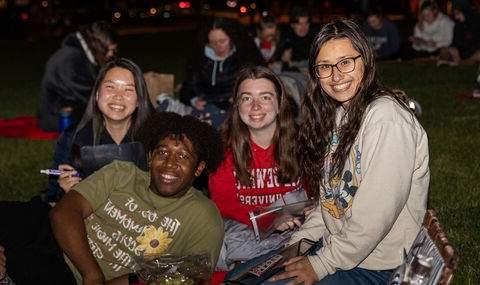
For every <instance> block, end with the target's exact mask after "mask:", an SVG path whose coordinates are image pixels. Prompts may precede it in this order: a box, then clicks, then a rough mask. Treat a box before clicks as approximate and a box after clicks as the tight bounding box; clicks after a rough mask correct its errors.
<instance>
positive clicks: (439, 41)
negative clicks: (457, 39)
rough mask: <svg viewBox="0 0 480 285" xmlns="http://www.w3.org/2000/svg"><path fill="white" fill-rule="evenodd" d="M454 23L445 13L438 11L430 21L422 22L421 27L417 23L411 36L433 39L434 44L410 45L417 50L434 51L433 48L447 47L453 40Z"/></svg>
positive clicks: (427, 39)
mask: <svg viewBox="0 0 480 285" xmlns="http://www.w3.org/2000/svg"><path fill="white" fill-rule="evenodd" d="M454 26H455V23H454V22H453V21H452V20H451V19H450V18H449V17H448V16H446V15H445V14H443V13H441V12H439V13H438V15H437V18H436V19H435V20H434V21H433V22H432V23H430V24H429V23H425V22H423V24H422V27H420V25H419V24H418V23H417V24H416V25H415V28H414V30H413V36H414V37H417V38H421V39H423V40H426V41H434V42H435V46H434V47H430V46H424V45H417V44H413V45H412V47H413V49H415V50H418V51H427V52H434V51H435V50H437V49H439V48H442V47H448V46H450V44H451V43H452V41H453V28H454Z"/></svg>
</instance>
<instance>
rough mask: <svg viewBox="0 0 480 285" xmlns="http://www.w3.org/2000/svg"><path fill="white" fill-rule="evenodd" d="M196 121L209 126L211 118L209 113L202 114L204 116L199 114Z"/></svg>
mask: <svg viewBox="0 0 480 285" xmlns="http://www.w3.org/2000/svg"><path fill="white" fill-rule="evenodd" d="M198 119H199V120H200V121H202V122H205V123H207V124H209V125H211V124H212V116H211V115H210V113H204V114H200V115H199V116H198Z"/></svg>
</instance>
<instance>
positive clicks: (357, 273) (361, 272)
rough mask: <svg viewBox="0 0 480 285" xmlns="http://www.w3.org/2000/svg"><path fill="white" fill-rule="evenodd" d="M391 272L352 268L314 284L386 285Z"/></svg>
mask: <svg viewBox="0 0 480 285" xmlns="http://www.w3.org/2000/svg"><path fill="white" fill-rule="evenodd" d="M392 273H393V270H368V269H363V268H359V267H356V268H353V269H351V270H346V271H337V272H335V273H334V274H332V275H328V276H326V277H325V278H323V279H322V280H320V281H318V282H316V283H315V284H316V285H377V284H378V285H380V284H382V285H384V284H387V282H388V280H389V278H390V275H392ZM289 281H291V280H290V279H286V280H280V281H277V282H269V281H265V282H263V283H262V284H263V285H283V284H287V283H288V282H289Z"/></svg>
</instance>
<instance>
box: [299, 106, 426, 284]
mask: <svg viewBox="0 0 480 285" xmlns="http://www.w3.org/2000/svg"><path fill="white" fill-rule="evenodd" d="M343 114H344V112H343V109H342V108H339V109H338V112H337V115H338V116H337V118H338V119H337V122H338V123H340V121H341V118H342V117H343ZM337 145H338V139H337V138H336V135H335V134H334V137H333V139H332V145H331V147H330V151H329V153H330V155H329V156H328V158H330V157H331V154H332V153H333V151H334V150H335V148H336V146H337ZM328 158H327V160H326V169H327V171H328V169H329V159H328ZM428 159H429V155H428V140H427V135H426V133H425V130H424V129H423V128H422V126H421V125H420V123H419V122H418V121H417V119H416V118H415V117H414V115H412V114H411V113H409V112H408V111H407V110H405V109H404V108H402V107H401V106H400V105H399V104H398V103H397V102H395V101H394V100H393V99H391V98H388V97H385V98H380V99H377V100H375V101H374V102H372V103H371V104H370V105H369V106H368V108H367V110H366V112H365V115H364V119H363V122H362V125H361V127H360V130H359V132H358V135H357V137H356V139H355V142H354V144H353V145H352V148H351V151H350V155H349V157H348V160H347V161H346V163H345V167H344V169H343V171H342V174H341V177H333V178H332V179H329V177H328V174H327V175H323V181H324V183H325V187H322V188H321V189H320V192H321V194H320V201H319V206H318V207H317V208H316V209H315V210H314V211H313V213H311V214H310V215H309V216H308V217H307V219H306V221H305V223H304V224H303V226H302V227H301V228H300V230H299V231H298V232H296V233H295V234H294V235H293V237H292V239H291V243H293V242H295V241H298V240H299V239H301V238H309V239H313V240H318V239H320V238H322V237H323V239H324V247H323V248H321V249H320V250H318V251H317V252H316V255H314V256H309V257H308V259H309V261H310V263H311V264H312V266H313V268H314V270H315V272H316V274H317V277H318V278H319V279H322V278H324V277H325V276H327V275H329V274H333V273H335V271H336V270H349V269H352V268H354V267H361V268H365V269H370V270H386V269H393V268H395V267H397V266H398V265H400V264H401V263H402V261H403V250H404V249H406V250H407V251H408V250H409V248H410V247H411V245H412V243H413V240H414V238H415V236H416V235H417V232H418V230H419V228H420V226H421V223H422V220H423V216H424V214H425V211H426V205H427V195H428V184H429V180H430V171H429V167H428Z"/></svg>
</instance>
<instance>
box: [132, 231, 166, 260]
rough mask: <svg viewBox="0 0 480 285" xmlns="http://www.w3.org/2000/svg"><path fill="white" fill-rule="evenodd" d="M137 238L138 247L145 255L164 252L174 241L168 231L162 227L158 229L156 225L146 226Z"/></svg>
mask: <svg viewBox="0 0 480 285" xmlns="http://www.w3.org/2000/svg"><path fill="white" fill-rule="evenodd" d="M136 240H137V242H138V243H139V245H138V246H137V249H139V250H141V251H143V254H144V255H145V256H152V255H160V254H162V253H163V252H164V251H165V250H166V249H167V248H168V245H170V243H171V242H172V239H171V238H169V237H168V232H167V231H163V229H162V227H158V229H156V228H155V227H154V226H148V227H146V228H145V229H144V230H143V233H142V235H140V236H138V237H137V238H136Z"/></svg>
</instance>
